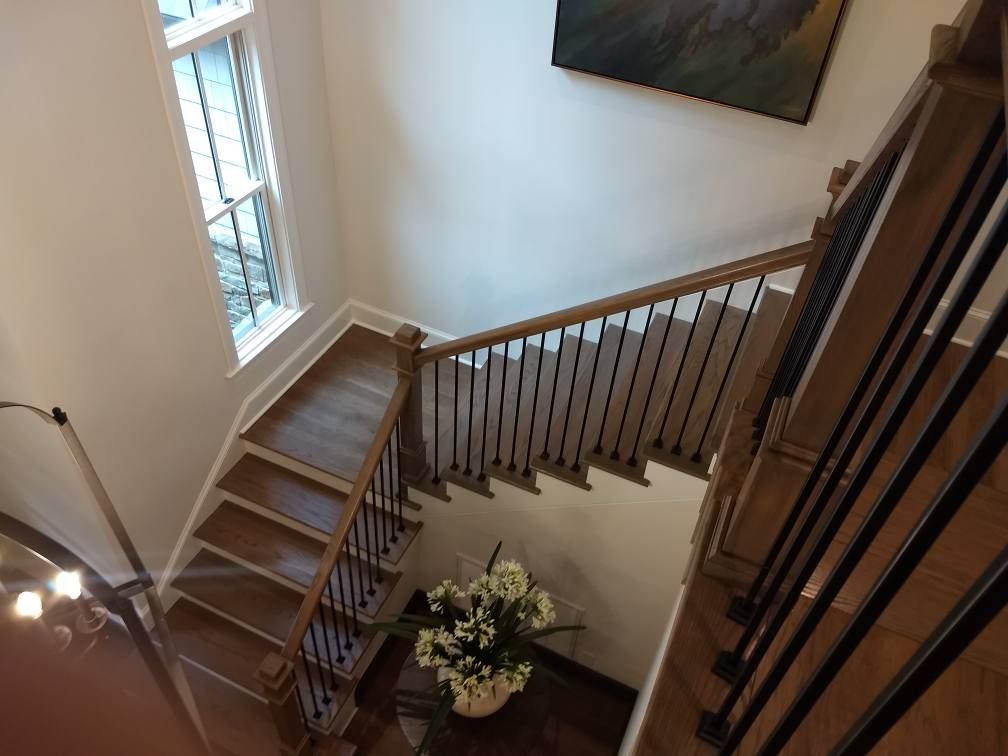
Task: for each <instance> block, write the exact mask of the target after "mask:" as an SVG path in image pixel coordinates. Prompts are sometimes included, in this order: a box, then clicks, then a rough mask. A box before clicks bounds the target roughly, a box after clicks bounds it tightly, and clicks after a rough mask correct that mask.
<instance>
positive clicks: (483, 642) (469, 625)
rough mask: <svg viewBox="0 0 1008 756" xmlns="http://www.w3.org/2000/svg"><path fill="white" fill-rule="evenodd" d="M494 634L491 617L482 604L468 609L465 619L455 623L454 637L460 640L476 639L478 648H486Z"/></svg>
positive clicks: (495, 631)
mask: <svg viewBox="0 0 1008 756" xmlns="http://www.w3.org/2000/svg"><path fill="white" fill-rule="evenodd" d="M496 634H497V628H495V627H494V621H493V618H492V617H491V616H490V615H489V613H488V612H487V610H486V609H485V608H484V607H482V606H481V607H479V608H478V609H476V610H475V611H473V610H470V611H469V612H468V613H467V614H466V619H464V620H460V621H458V622H456V623H455V637H456V638H458V639H459V640H460V641H476V643H478V644H479V647H480V648H487V647H488V646H489V645H490V644H491V643H492V642H493V639H494V636H495V635H496Z"/></svg>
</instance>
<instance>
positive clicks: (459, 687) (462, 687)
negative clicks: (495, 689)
mask: <svg viewBox="0 0 1008 756" xmlns="http://www.w3.org/2000/svg"><path fill="white" fill-rule="evenodd" d="M492 682H493V669H492V668H491V667H490V665H489V664H483V663H481V662H479V661H477V660H476V659H475V658H473V657H472V656H466V657H464V658H463V659H462V660H461V661H459V662H457V663H456V664H455V666H454V667H452V668H451V670H450V672H449V673H448V683H449V685H450V686H451V691H452V695H454V696H455V700H456V701H461V702H462V703H468V702H469V701H471V700H475V699H480V698H485V697H486V696H488V695H491V693H492V690H491V683H492Z"/></svg>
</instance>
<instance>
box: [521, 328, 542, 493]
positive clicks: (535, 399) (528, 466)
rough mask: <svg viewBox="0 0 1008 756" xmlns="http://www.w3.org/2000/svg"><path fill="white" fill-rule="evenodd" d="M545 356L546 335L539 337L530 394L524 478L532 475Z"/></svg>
mask: <svg viewBox="0 0 1008 756" xmlns="http://www.w3.org/2000/svg"><path fill="white" fill-rule="evenodd" d="M545 354H546V333H545V332H543V333H542V334H540V336H539V363H538V364H537V365H536V379H535V391H533V392H532V416H531V418H530V419H529V437H528V446H527V447H526V449H525V469H524V470H522V475H523V476H524V477H526V478H527V477H529V476H530V475H532V436H533V434H534V433H535V421H536V407H537V406H538V404H539V378H540V376H541V375H542V363H543V357H544V356H545Z"/></svg>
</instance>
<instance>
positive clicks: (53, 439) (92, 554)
mask: <svg viewBox="0 0 1008 756" xmlns="http://www.w3.org/2000/svg"><path fill="white" fill-rule="evenodd" d="M0 365H3V368H4V369H3V371H2V372H0V401H14V402H21V403H24V404H33V405H35V406H39V407H42V408H46V409H47V408H49V407H50V405H51V404H54V403H55V402H53V401H50V399H49V398H46V397H40V396H38V394H37V393H36V391H35V389H34V387H33V385H32V382H31V380H30V379H29V376H28V374H27V372H26V371H25V370H24V366H23V364H22V362H21V359H20V357H19V355H18V354H17V352H16V351H15V347H14V344H13V343H12V341H11V338H10V334H9V333H8V331H7V329H6V327H5V326H4V325H3V323H0ZM0 509H2V510H3V511H4V512H5V513H7V514H9V515H11V516H12V517H16V518H18V519H19V520H21V521H23V522H25V523H27V524H28V525H31V526H32V527H34V528H36V529H38V530H40V531H42V532H43V533H45V534H46V535H48V536H50V537H52V538H55V539H56V540H57V541H59V542H60V543H62V544H63V545H64V546H66V547H67V548H69V549H70V550H72V551H75V552H76V553H77V554H78V555H79V556H81V558H83V559H84V560H85V561H88V562H89V563H90V564H91V565H92V566H93V567H95V569H97V570H98V571H99V572H100V573H101V574H102V576H103V577H104V578H105V579H106V580H108V581H109V582H110V583H112V584H113V585H118V584H120V583H122V582H125V581H126V580H129V579H131V578H132V577H133V576H134V575H133V572H132V570H131V569H129V566H128V564H127V563H126V561H125V558H124V557H122V556H121V555H120V550H119V547H118V545H117V544H116V543H115V540H114V539H113V537H112V535H111V533H110V532H109V530H108V528H107V526H106V524H105V521H104V520H103V519H102V516H101V513H100V512H99V511H98V508H97V505H96V504H95V503H94V501H93V500H92V498H91V495H90V493H89V491H88V490H87V488H86V486H85V485H84V481H83V479H82V478H81V477H80V474H79V472H78V471H77V468H76V466H75V464H74V462H73V458H72V457H71V456H70V453H69V452H68V450H67V448H66V445H65V444H64V442H63V437H62V436H61V435H60V432H59V430H58V429H57V427H56V426H55V425H51V424H49V423H46V422H44V421H43V420H42V419H41V418H39V417H37V416H36V415H35V414H33V413H31V412H28V411H26V410H22V409H19V408H9V409H3V410H0ZM0 558H2V554H0Z"/></svg>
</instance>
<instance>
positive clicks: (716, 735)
mask: <svg viewBox="0 0 1008 756" xmlns="http://www.w3.org/2000/svg"><path fill="white" fill-rule="evenodd" d="M730 732H731V723H730V722H729V721H728V720H727V719H726V720H724V721H723V722H721V723H718V721H717V715H716V714H715V713H714V712H713V711H704V712H703V713H702V714H701V715H700V727H699V728H697V733H696V734H697V737H698V738H700V740H702V741H704V742H705V743H710V744H711V745H712V746H714V747H715V748H718V749H720V748H721V747H722V746H724V744H725V741H726V740H727V739H728V734H729V733H730Z"/></svg>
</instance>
